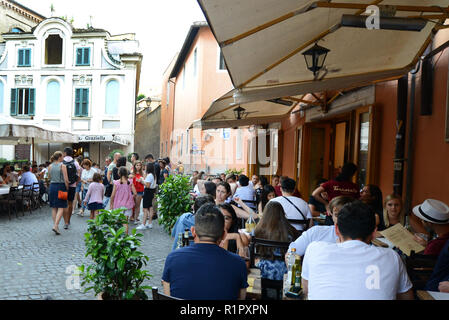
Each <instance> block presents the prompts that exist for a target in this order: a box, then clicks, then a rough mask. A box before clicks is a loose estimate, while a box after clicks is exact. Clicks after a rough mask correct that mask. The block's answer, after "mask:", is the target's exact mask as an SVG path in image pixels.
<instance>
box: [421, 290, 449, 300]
mask: <svg viewBox="0 0 449 320" xmlns="http://www.w3.org/2000/svg"><path fill="white" fill-rule="evenodd" d="M416 295H417V296H418V299H419V300H449V293H444V292H431V291H424V290H418V291H416Z"/></svg>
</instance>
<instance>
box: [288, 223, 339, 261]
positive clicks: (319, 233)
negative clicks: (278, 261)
mask: <svg viewBox="0 0 449 320" xmlns="http://www.w3.org/2000/svg"><path fill="white" fill-rule="evenodd" d="M337 239H338V236H337V234H336V232H335V226H315V227H312V228H310V229H308V230H307V231H305V232H303V233H302V234H301V236H300V237H299V238H298V239H296V240H295V241H294V242H292V243H290V246H289V248H288V251H291V249H292V248H295V249H296V254H298V255H300V256H304V254H305V253H306V249H307V247H308V246H309V244H311V243H312V242H314V241H324V242H329V243H337Z"/></svg>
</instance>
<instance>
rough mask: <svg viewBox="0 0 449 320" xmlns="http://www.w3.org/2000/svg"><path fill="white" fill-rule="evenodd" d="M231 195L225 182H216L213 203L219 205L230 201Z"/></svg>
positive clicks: (229, 187) (229, 188)
mask: <svg viewBox="0 0 449 320" xmlns="http://www.w3.org/2000/svg"><path fill="white" fill-rule="evenodd" d="M231 195H232V191H231V186H230V185H229V183H227V182H220V183H219V184H217V190H216V195H215V204H216V205H220V204H223V203H229V202H230V198H229V197H230V196H231Z"/></svg>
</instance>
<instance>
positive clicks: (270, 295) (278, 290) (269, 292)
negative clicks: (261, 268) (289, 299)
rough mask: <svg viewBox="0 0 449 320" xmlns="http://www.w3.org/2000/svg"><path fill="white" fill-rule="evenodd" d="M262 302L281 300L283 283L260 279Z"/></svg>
mask: <svg viewBox="0 0 449 320" xmlns="http://www.w3.org/2000/svg"><path fill="white" fill-rule="evenodd" d="M260 284H261V290H262V300H282V291H283V287H284V283H283V281H282V280H271V279H265V278H261V279H260Z"/></svg>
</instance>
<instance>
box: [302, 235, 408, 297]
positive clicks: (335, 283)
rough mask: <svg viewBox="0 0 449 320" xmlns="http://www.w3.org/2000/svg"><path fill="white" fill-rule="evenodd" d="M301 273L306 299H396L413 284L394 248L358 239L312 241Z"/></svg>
mask: <svg viewBox="0 0 449 320" xmlns="http://www.w3.org/2000/svg"><path fill="white" fill-rule="evenodd" d="M302 277H303V278H304V279H305V280H307V281H308V291H309V293H308V299H309V300H395V299H396V295H397V294H398V293H405V292H407V291H408V290H409V289H411V288H412V283H411V282H410V279H409V277H408V275H407V271H406V268H405V266H404V263H403V262H402V260H401V258H400V257H399V255H398V254H397V253H396V252H395V251H393V250H392V249H387V248H379V247H375V246H373V245H368V244H366V243H364V242H362V241H358V240H350V241H345V242H343V243H328V242H313V243H311V244H310V245H309V246H308V247H307V250H306V253H305V256H304V260H303V264H302Z"/></svg>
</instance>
